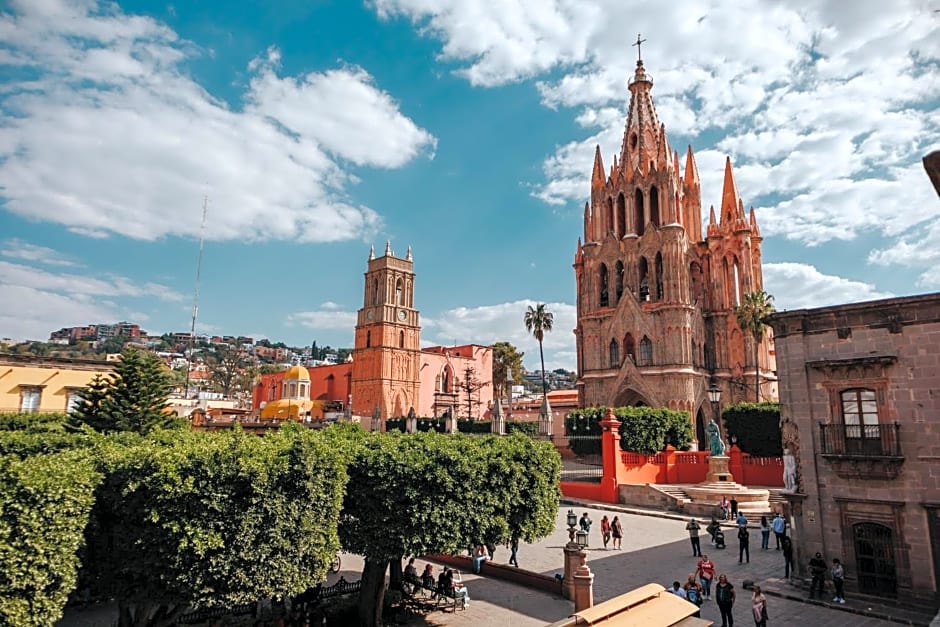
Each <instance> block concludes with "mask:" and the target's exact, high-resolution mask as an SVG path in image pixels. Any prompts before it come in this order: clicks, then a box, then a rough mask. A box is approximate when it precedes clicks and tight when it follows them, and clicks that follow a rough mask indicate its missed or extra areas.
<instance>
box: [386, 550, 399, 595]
mask: <svg viewBox="0 0 940 627" xmlns="http://www.w3.org/2000/svg"><path fill="white" fill-rule="evenodd" d="M388 588H389V590H399V589H401V558H398V559H397V560H392V561H391V562H389V564H388Z"/></svg>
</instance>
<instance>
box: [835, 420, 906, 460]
mask: <svg viewBox="0 0 940 627" xmlns="http://www.w3.org/2000/svg"><path fill="white" fill-rule="evenodd" d="M899 432H900V425H899V424H898V423H896V422H893V423H888V424H876V425H847V424H836V423H834V424H821V425H819V441H820V443H821V446H822V454H823V455H845V456H862V457H864V456H879V457H901V442H900V438H899Z"/></svg>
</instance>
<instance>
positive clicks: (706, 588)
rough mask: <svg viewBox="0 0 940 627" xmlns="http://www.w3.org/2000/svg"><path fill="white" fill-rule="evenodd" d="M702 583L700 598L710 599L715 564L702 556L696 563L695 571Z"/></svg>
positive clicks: (705, 556)
mask: <svg viewBox="0 0 940 627" xmlns="http://www.w3.org/2000/svg"><path fill="white" fill-rule="evenodd" d="M695 572H696V573H697V574H698V577H699V579H700V580H701V582H702V596H703V597H704V598H706V599H711V598H712V579H714V577H715V562H713V561H711V560H710V559H708V556H707V555H703V556H702V559H700V560H699V561H698V568H697V570H696V571H695Z"/></svg>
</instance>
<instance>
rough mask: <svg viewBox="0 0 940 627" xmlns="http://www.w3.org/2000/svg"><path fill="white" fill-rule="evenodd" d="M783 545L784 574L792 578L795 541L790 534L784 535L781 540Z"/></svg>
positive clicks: (787, 577)
mask: <svg viewBox="0 0 940 627" xmlns="http://www.w3.org/2000/svg"><path fill="white" fill-rule="evenodd" d="M780 544H782V545H783V576H784V577H785V578H786V579H789V578H790V571H791V570H792V569H793V542H792V541H791V540H790V536H783V540H782V541H781V542H780Z"/></svg>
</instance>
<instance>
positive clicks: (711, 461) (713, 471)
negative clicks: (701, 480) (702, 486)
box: [705, 455, 734, 483]
mask: <svg viewBox="0 0 940 627" xmlns="http://www.w3.org/2000/svg"><path fill="white" fill-rule="evenodd" d="M730 461H731V458H730V457H728V456H727V455H713V456H712V457H709V458H708V472H707V473H705V483H716V482H728V483H734V477H733V476H731V471H730V470H729V469H728V464H729V462H730Z"/></svg>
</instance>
